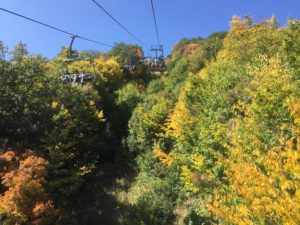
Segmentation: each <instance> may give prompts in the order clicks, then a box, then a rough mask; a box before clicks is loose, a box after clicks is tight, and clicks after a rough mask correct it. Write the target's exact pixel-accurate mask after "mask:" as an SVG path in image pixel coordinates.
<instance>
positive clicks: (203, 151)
mask: <svg viewBox="0 0 300 225" xmlns="http://www.w3.org/2000/svg"><path fill="white" fill-rule="evenodd" d="M230 27H231V28H230V30H228V31H226V32H216V33H213V34H211V35H210V36H208V37H207V38H194V39H186V38H184V39H182V40H180V41H179V42H178V43H176V44H175V45H174V47H173V50H172V52H171V54H170V55H169V56H168V57H167V59H166V71H165V72H163V73H154V72H152V71H150V70H149V69H148V66H147V65H146V64H145V63H143V57H144V55H143V51H142V48H141V47H140V46H138V45H130V44H125V43H117V44H116V45H115V46H114V47H113V48H112V49H111V50H110V51H109V52H107V53H101V52H97V51H91V50H86V51H81V52H78V51H75V50H74V51H73V54H74V55H76V56H77V57H89V58H90V59H92V63H91V62H86V61H75V62H73V63H71V64H70V65H69V71H70V72H72V71H73V72H74V71H82V70H84V71H88V72H89V71H90V72H91V73H92V72H93V71H95V74H96V79H95V80H94V81H93V82H88V83H86V84H76V83H75V84H65V83H63V82H61V80H60V79H59V75H60V74H61V71H62V70H63V69H64V68H63V65H62V62H63V61H64V60H66V59H67V58H68V51H69V49H68V48H67V47H65V48H62V50H61V51H60V52H59V53H58V54H57V56H56V57H55V58H52V59H46V58H44V57H43V56H42V55H38V54H31V53H29V52H28V50H27V48H26V44H25V43H22V42H20V43H19V44H18V45H16V46H15V48H14V49H13V50H9V49H7V47H6V46H5V43H3V42H0V118H1V119H0V224H3V225H27V224H28V225H66V224H68V225H69V224H70V225H93V224H102V225H218V224H220V225H252V224H253V225H297V224H300V21H298V20H296V19H290V20H289V21H288V23H287V24H286V25H285V26H279V24H278V22H277V21H276V18H275V17H272V18H270V19H267V20H263V21H260V22H256V23H255V22H253V21H252V19H251V17H249V16H246V17H243V18H241V17H238V16H234V17H233V18H232V21H231V22H230ZM129 63H130V64H131V65H134V66H133V67H131V68H128V67H127V66H126V65H128V64H129ZM91 64H93V66H91Z"/></svg>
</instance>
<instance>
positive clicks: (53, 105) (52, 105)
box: [51, 101, 58, 109]
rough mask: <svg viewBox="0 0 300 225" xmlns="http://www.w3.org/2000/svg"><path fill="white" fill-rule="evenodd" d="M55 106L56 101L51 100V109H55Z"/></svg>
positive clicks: (56, 104)
mask: <svg viewBox="0 0 300 225" xmlns="http://www.w3.org/2000/svg"><path fill="white" fill-rule="evenodd" d="M57 106H58V102H56V101H53V102H52V103H51V108H52V109H56V108H57Z"/></svg>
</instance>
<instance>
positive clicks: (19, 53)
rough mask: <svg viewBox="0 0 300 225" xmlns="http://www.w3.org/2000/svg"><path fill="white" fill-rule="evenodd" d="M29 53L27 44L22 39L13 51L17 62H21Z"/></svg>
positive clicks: (13, 57)
mask: <svg viewBox="0 0 300 225" xmlns="http://www.w3.org/2000/svg"><path fill="white" fill-rule="evenodd" d="M27 55H28V51H27V46H26V44H25V43H23V42H21V41H20V42H19V43H18V44H17V45H16V46H15V48H14V49H13V51H12V59H13V60H14V61H16V62H19V61H21V60H22V59H23V58H24V57H25V56H27Z"/></svg>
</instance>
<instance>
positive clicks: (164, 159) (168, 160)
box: [153, 144, 173, 166]
mask: <svg viewBox="0 0 300 225" xmlns="http://www.w3.org/2000/svg"><path fill="white" fill-rule="evenodd" d="M153 155H154V157H157V158H159V160H160V161H161V163H163V164H165V165H167V166H171V165H172V163H173V158H172V156H171V154H166V153H165V152H164V151H163V150H162V149H161V148H160V146H159V144H155V145H154V147H153Z"/></svg>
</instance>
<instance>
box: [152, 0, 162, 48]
mask: <svg viewBox="0 0 300 225" xmlns="http://www.w3.org/2000/svg"><path fill="white" fill-rule="evenodd" d="M151 7H152V13H153V19H154V25H155V31H156V37H157V43H158V45H160V40H159V34H158V28H157V21H156V16H155V10H154V4H153V0H151Z"/></svg>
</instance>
